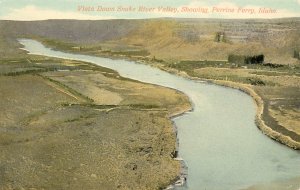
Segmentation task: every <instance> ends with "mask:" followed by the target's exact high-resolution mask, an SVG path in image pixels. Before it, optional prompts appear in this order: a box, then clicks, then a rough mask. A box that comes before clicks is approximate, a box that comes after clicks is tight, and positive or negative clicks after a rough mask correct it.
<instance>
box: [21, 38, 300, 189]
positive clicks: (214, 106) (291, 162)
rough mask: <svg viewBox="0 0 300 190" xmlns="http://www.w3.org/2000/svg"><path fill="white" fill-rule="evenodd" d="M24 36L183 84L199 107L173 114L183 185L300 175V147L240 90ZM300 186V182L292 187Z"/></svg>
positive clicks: (136, 74) (141, 75)
mask: <svg viewBox="0 0 300 190" xmlns="http://www.w3.org/2000/svg"><path fill="white" fill-rule="evenodd" d="M19 41H20V43H21V44H23V45H24V46H25V47H24V49H26V50H27V51H28V52H29V53H30V54H38V55H45V56H49V57H57V58H65V59H73V60H80V61H86V62H90V63H94V64H97V65H100V66H103V67H107V68H111V69H113V70H116V71H118V72H119V74H120V75H121V76H124V77H127V78H131V79H136V80H139V81H143V82H147V83H152V84H157V85H161V86H165V87H170V88H173V89H177V90H180V91H182V92H184V93H185V94H186V95H187V96H189V98H190V99H191V101H192V103H193V106H194V110H193V111H192V112H188V113H186V114H184V115H182V116H180V117H176V118H174V119H173V120H174V122H175V124H176V125H177V127H178V138H179V155H180V157H182V158H183V159H184V160H185V162H186V164H187V166H188V168H189V169H188V172H189V173H188V180H187V185H186V187H184V188H183V189H188V190H238V189H243V188H246V187H250V186H252V185H255V184H264V183H269V182H274V181H282V180H283V181H284V180H289V179H292V178H296V177H300V152H299V151H295V150H292V149H290V148H287V147H285V146H283V145H281V144H279V143H277V142H275V141H273V140H271V139H270V138H269V137H267V136H265V135H263V134H262V133H261V131H260V130H258V129H257V127H256V126H255V123H254V120H255V112H256V105H255V102H254V101H253V100H252V98H251V97H250V96H248V95H246V94H245V93H243V92H241V91H239V90H235V89H231V88H226V87H222V86H217V85H213V84H208V83H205V82H199V81H192V80H188V79H185V78H182V77H179V76H175V75H172V74H169V73H167V72H164V71H161V70H159V69H157V68H153V67H150V66H148V65H143V64H138V63H135V62H131V61H126V60H112V59H109V58H100V57H95V56H88V55H78V54H71V53H63V52H59V51H54V50H51V49H49V48H46V47H44V46H43V45H42V44H41V43H39V42H37V41H33V40H28V39H21V40H19ZM299 179H300V178H299ZM299 188H300V181H299V183H298V182H296V184H291V185H289V184H288V186H287V187H286V189H290V190H298V189H299Z"/></svg>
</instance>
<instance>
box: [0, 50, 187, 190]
mask: <svg viewBox="0 0 300 190" xmlns="http://www.w3.org/2000/svg"><path fill="white" fill-rule="evenodd" d="M0 61H1V64H0V83H1V92H3V93H1V101H0V105H1V109H0V118H1V119H0V123H1V127H0V130H1V131H2V133H1V135H0V137H1V138H0V149H1V152H2V154H1V157H0V162H1V164H0V171H1V175H0V180H1V184H0V189H11V188H25V189H29V188H36V189H53V188H57V189H60V188H63V189H82V188H88V189H161V188H164V187H166V186H168V185H169V184H170V183H171V182H173V181H174V180H175V179H176V178H177V177H178V173H179V170H180V165H179V162H178V161H176V160H174V159H173V158H172V155H173V154H174V152H175V150H176V147H175V146H176V145H175V142H176V136H175V133H174V130H173V128H172V126H173V125H172V122H171V121H170V117H171V116H173V115H175V114H179V113H183V112H184V111H187V110H189V109H190V103H189V100H188V98H187V97H186V96H185V95H183V94H182V93H181V92H178V91H175V90H173V89H169V88H164V87H161V86H157V85H149V84H145V83H141V82H137V81H134V80H131V79H127V78H123V77H121V76H119V75H118V74H117V73H116V72H115V71H113V70H111V69H107V68H103V67H100V66H95V65H93V64H89V63H86V62H81V61H72V60H63V59H58V58H49V57H44V56H34V55H26V57H25V56H24V57H21V58H14V57H11V58H10V59H7V60H6V59H3V60H2V59H1V60H0ZM74 81H76V82H74ZM31 168H34V170H33V169H31ZM161 168H164V169H163V170H162V169H161ZM37 174H38V175H37ZM12 181H13V183H12Z"/></svg>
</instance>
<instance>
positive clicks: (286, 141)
mask: <svg viewBox="0 0 300 190" xmlns="http://www.w3.org/2000/svg"><path fill="white" fill-rule="evenodd" d="M159 68H160V69H162V70H164V71H167V72H169V73H172V74H176V75H178V76H181V77H185V78H188V79H191V80H200V81H205V82H208V83H212V84H215V85H220V86H224V87H228V88H234V89H237V90H240V91H242V92H244V93H246V94H248V95H249V96H251V97H252V99H253V100H254V101H255V103H256V106H257V110H256V115H255V124H256V126H257V128H258V129H260V130H261V132H262V133H263V134H265V135H266V136H268V137H269V138H271V139H273V140H275V141H277V142H279V143H281V144H283V145H286V146H288V147H289V148H292V149H294V150H300V142H297V141H294V140H293V139H291V138H290V137H289V136H285V135H283V134H281V133H279V132H277V131H275V130H273V129H272V128H271V127H269V126H267V125H266V124H265V122H264V120H263V119H262V114H263V110H264V101H263V100H262V98H261V97H260V96H259V95H258V94H257V93H256V92H255V91H254V90H253V89H252V88H250V87H249V86H248V85H246V84H242V83H237V82H232V81H224V80H214V79H205V78H199V77H191V76H189V75H188V74H186V73H185V72H180V71H178V70H175V69H166V68H164V67H159Z"/></svg>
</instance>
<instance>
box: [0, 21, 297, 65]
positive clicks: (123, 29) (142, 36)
mask: <svg viewBox="0 0 300 190" xmlns="http://www.w3.org/2000/svg"><path fill="white" fill-rule="evenodd" d="M0 29H1V31H2V35H3V36H5V38H16V37H45V38H50V39H56V40H61V41H67V42H75V43H80V44H101V43H110V44H115V45H118V44H122V45H123V46H125V48H126V46H128V47H136V48H139V49H144V50H147V51H148V52H149V53H150V55H151V56H155V57H157V58H162V59H172V60H178V59H189V60H226V59H227V57H228V55H229V54H246V55H248V54H260V53H262V54H264V55H265V57H266V61H267V62H272V63H281V64H289V63H297V62H299V60H297V59H295V58H293V55H294V50H298V49H300V18H284V19H268V20H265V19H251V20H234V19H171V18H161V19H148V20H147V19H146V20H103V21H79V20H47V21H26V22H22V21H0Z"/></svg>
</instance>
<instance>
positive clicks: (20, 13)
mask: <svg viewBox="0 0 300 190" xmlns="http://www.w3.org/2000/svg"><path fill="white" fill-rule="evenodd" d="M141 6H143V7H146V8H152V9H150V10H152V11H150V12H148V13H145V12H141V11H139V7H141ZM98 7H102V8H105V9H109V10H110V11H103V10H101V11H97V8H98ZM159 7H162V8H164V9H159ZM183 7H188V8H189V11H185V12H182V8H183ZM118 8H121V11H120V10H118ZM128 8H131V9H128ZM134 8H135V9H134ZM176 8H177V9H176ZM261 8H265V10H270V9H271V12H269V13H265V12H264V13H261V12H259V10H260V9H261ZM112 9H114V10H112ZM83 10H84V11H83ZM162 10H163V11H162ZM204 10H206V11H208V12H205V11H204ZM213 10H214V11H213ZM230 10H231V11H230ZM193 11H199V12H193ZM203 11H204V12H203ZM155 17H189V18H280V17H300V0H247V1H246V0H0V19H2V20H45V19H92V20H95V19H115V18H155Z"/></svg>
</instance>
